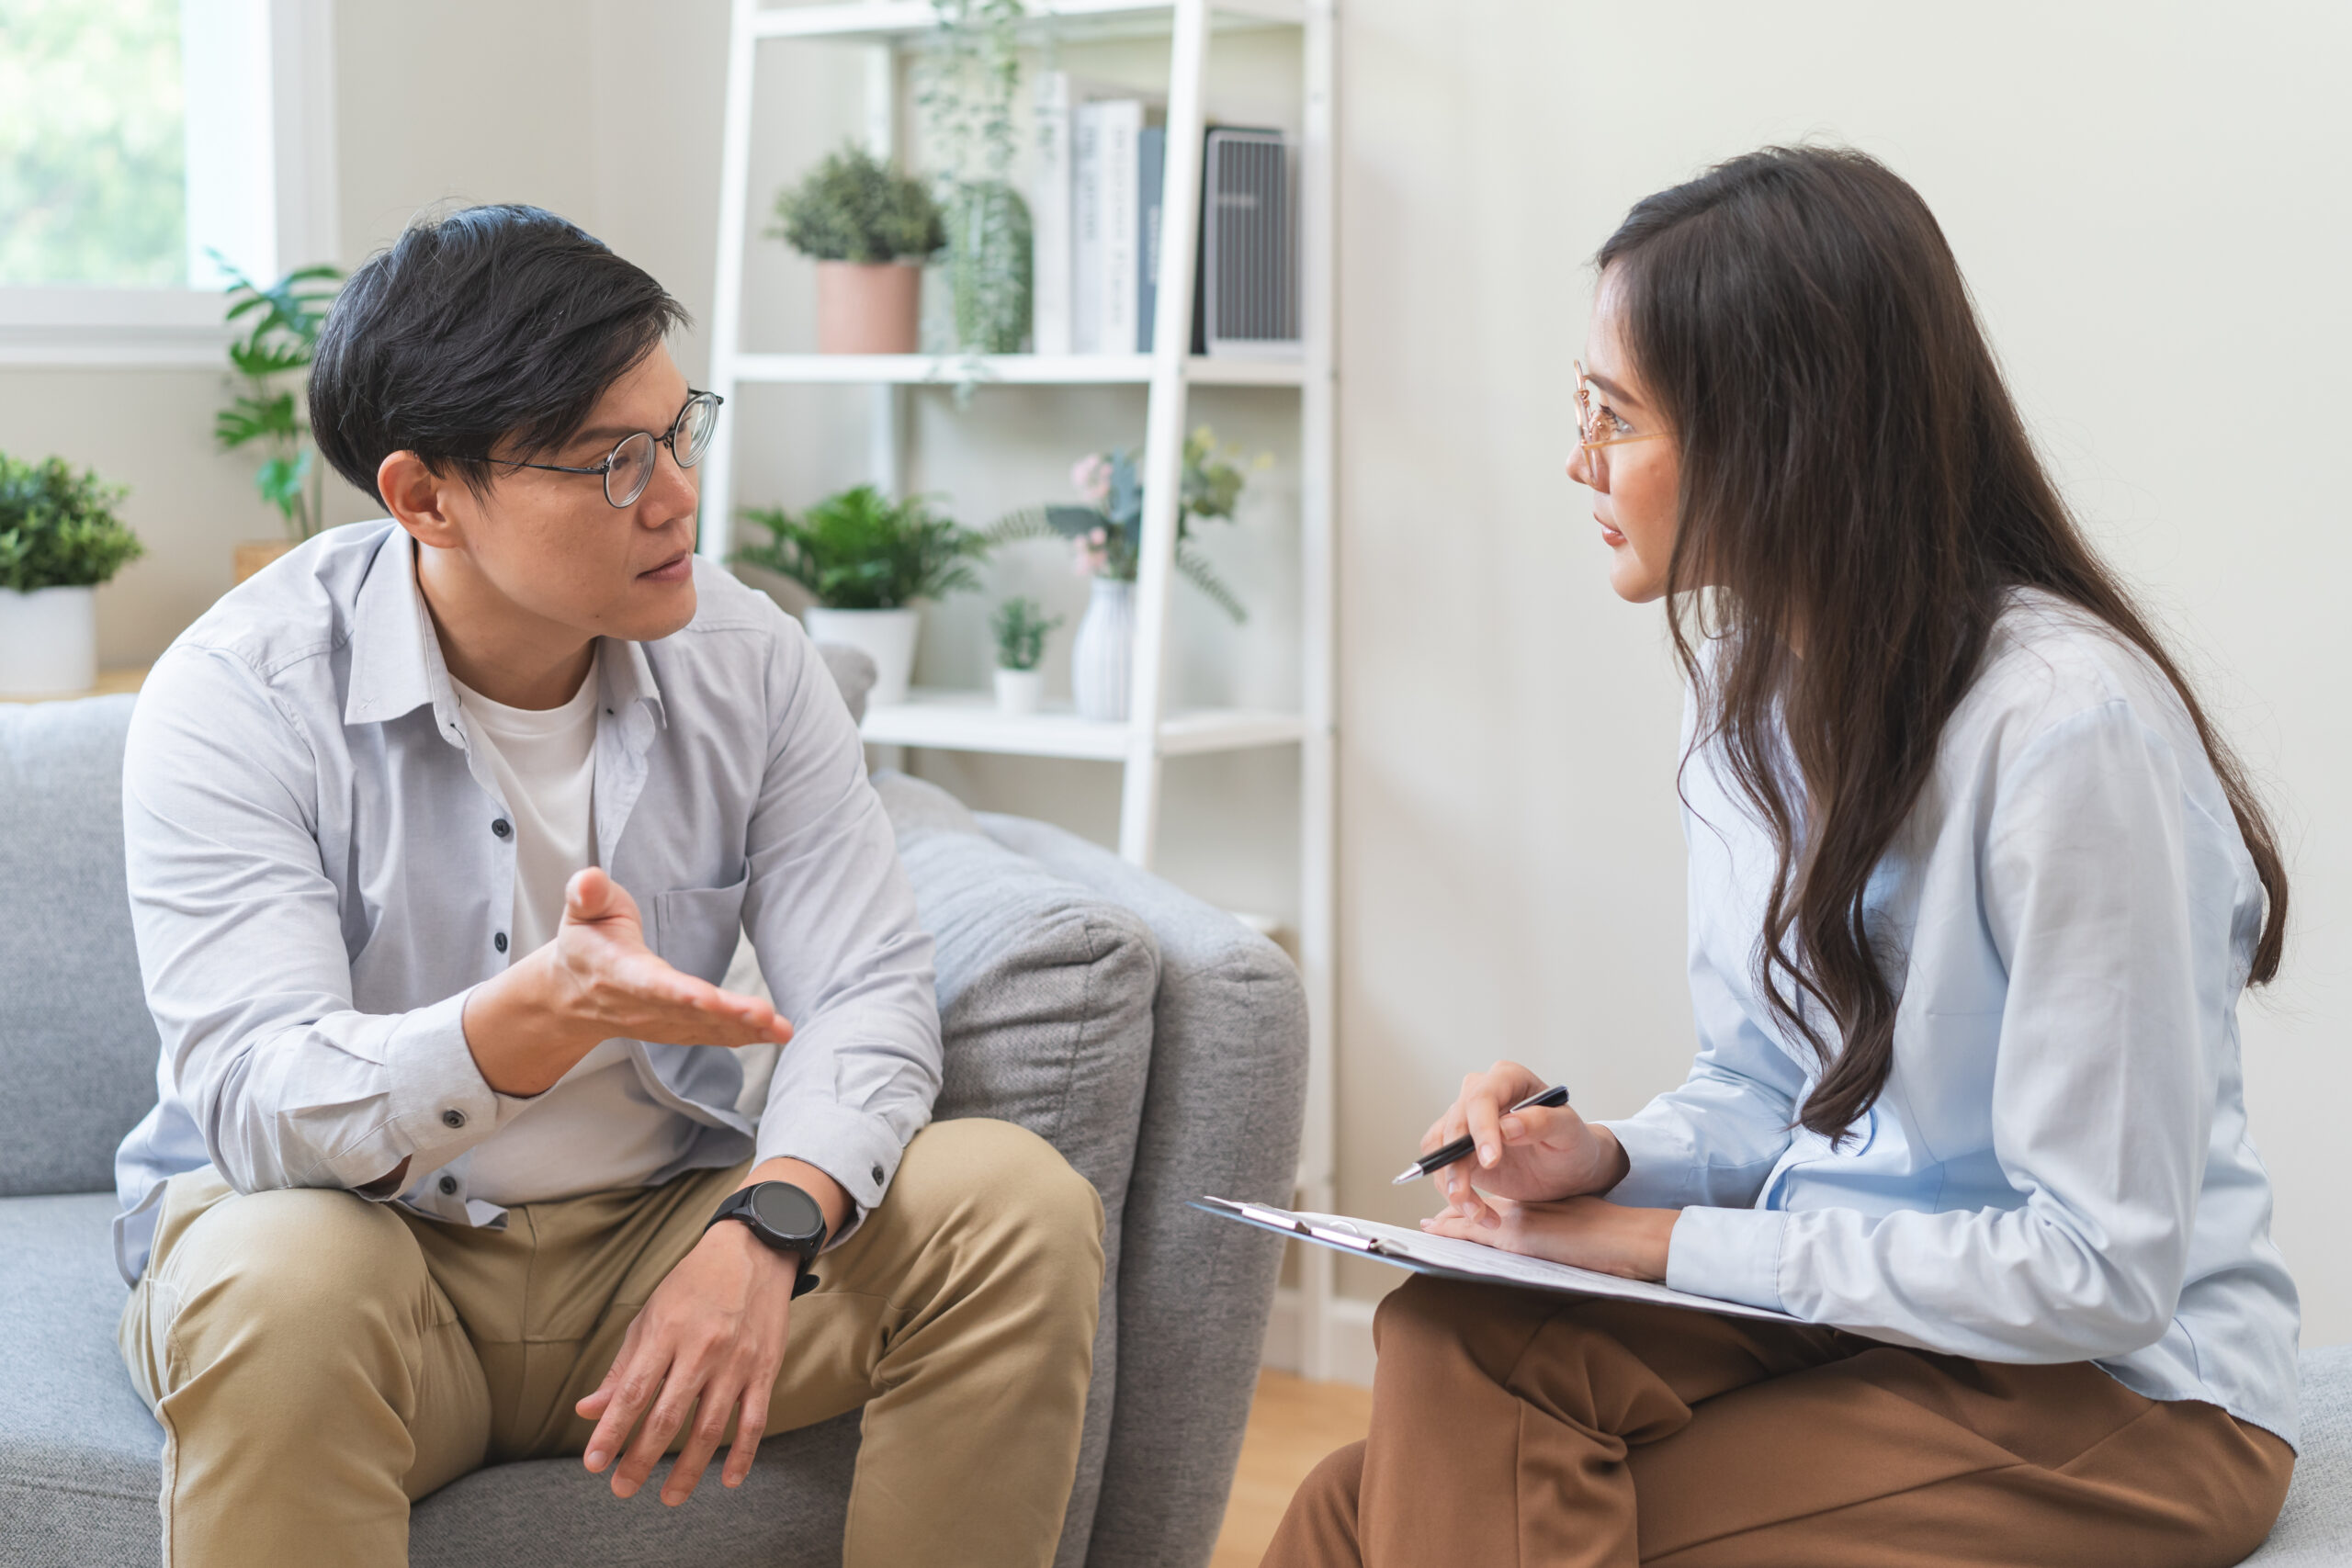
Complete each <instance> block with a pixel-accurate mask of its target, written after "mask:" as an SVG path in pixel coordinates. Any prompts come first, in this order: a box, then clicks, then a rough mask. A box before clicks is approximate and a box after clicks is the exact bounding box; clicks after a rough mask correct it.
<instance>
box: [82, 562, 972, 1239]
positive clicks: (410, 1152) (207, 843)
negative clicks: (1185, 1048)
mask: <svg viewBox="0 0 2352 1568" xmlns="http://www.w3.org/2000/svg"><path fill="white" fill-rule="evenodd" d="M415 550H416V547H415V545H414V544H413V541H412V540H411V539H410V537H409V536H408V535H407V534H406V533H405V532H403V531H402V530H401V529H400V528H399V527H397V526H396V525H392V524H390V523H375V524H354V525H349V526H347V527H343V528H336V529H333V530H331V531H329V532H328V533H325V534H322V535H321V536H318V537H317V538H315V539H313V540H311V542H310V543H308V544H306V545H305V546H303V547H301V548H300V549H299V550H297V551H295V552H294V553H293V554H292V555H290V556H288V557H287V558H285V559H284V560H283V561H281V562H279V563H277V565H276V566H274V567H272V568H271V569H270V570H267V571H266V572H264V573H263V574H261V575H260V576H258V577H255V578H254V580H252V581H250V582H247V583H246V584H244V585H243V586H242V587H240V588H238V589H236V590H234V591H232V592H231V593H230V594H228V595H227V596H226V597H225V598H223V599H222V600H221V601H220V604H217V605H215V606H214V607H213V609H212V610H210V611H209V612H208V613H207V614H206V615H204V617H203V618H202V619H200V620H198V622H197V623H196V625H194V626H191V627H189V628H188V630H187V632H186V633H184V634H182V636H181V637H179V639H178V640H177V641H175V643H174V644H173V645H172V647H171V648H170V649H169V650H167V651H166V652H165V653H164V656H163V658H162V659H161V660H158V661H157V663H156V665H155V668H154V671H153V673H152V674H151V675H150V676H149V678H148V681H147V683H146V686H145V687H144V688H143V690H142V692H141V696H140V700H139V705H138V707H137V709H136V710H135V712H134V714H133V716H132V719H131V725H130V741H129V746H128V750H127V752H126V755H125V757H124V761H123V828H124V839H125V842H126V847H127V853H128V863H129V878H130V904H131V916H132V922H133V925H134V928H135V930H136V932H137V937H138V946H139V963H140V970H141V976H142V977H143V979H144V980H145V983H146V987H147V998H148V1005H149V1007H150V1008H151V1009H152V1010H153V1013H154V1015H155V1023H156V1027H157V1029H158V1030H159V1031H160V1032H161V1034H162V1036H163V1053H162V1058H161V1060H160V1062H159V1064H158V1066H157V1069H156V1086H157V1090H158V1103H157V1105H156V1107H155V1109H154V1110H153V1111H151V1112H150V1113H149V1114H148V1116H147V1118H146V1120H145V1121H143V1122H141V1123H140V1124H139V1125H138V1126H137V1127H136V1128H134V1129H133V1130H132V1131H131V1133H130V1136H129V1137H127V1138H125V1139H124V1140H123V1144H122V1148H121V1150H120V1152H119V1155H118V1156H117V1157H116V1166H115V1171H116V1182H117V1186H118V1190H119V1197H120V1199H121V1202H122V1213H120V1215H119V1217H118V1218H117V1220H116V1223H115V1246H116V1257H117V1261H118V1262H119V1264H120V1266H121V1269H122V1272H123V1276H124V1278H125V1279H128V1280H137V1278H138V1277H139V1275H140V1273H141V1271H142V1270H143V1269H144V1268H145V1267H146V1259H147V1253H148V1249H149V1247H150V1244H151V1241H152V1239H153V1235H154V1225H155V1218H156V1206H157V1204H158V1202H159V1201H160V1199H161V1197H162V1193H163V1189H164V1183H165V1182H166V1181H167V1180H168V1179H169V1178H171V1177H172V1176H173V1175H175V1174H176V1173H177V1172H180V1171H184V1170H190V1169H194V1168H198V1167H200V1166H202V1165H204V1164H206V1163H207V1162H209V1163H210V1164H212V1165H213V1166H215V1167H216V1168H219V1170H220V1174H221V1175H222V1177H223V1178H224V1179H227V1180H228V1181H229V1183H230V1184H231V1185H232V1186H233V1187H234V1188H236V1189H237V1190H239V1191H243V1192H252V1191H257V1190H265V1189H269V1188H279V1187H338V1188H346V1189H356V1188H359V1187H361V1186H364V1185H366V1184H368V1183H371V1182H375V1181H378V1180H380V1179H382V1178H383V1177H385V1176H387V1175H389V1174H390V1172H391V1171H392V1170H393V1169H394V1168H397V1167H398V1166H399V1165H400V1163H401V1161H402V1160H403V1159H405V1160H408V1161H410V1162H411V1163H410V1166H409V1173H408V1185H407V1188H406V1190H404V1191H402V1192H401V1193H400V1194H398V1195H397V1201H400V1202H402V1203H405V1204H408V1205H410V1206H411V1207H413V1208H415V1209H417V1210H419V1211H421V1212H423V1213H428V1214H431V1215H433V1216H435V1218H437V1219H441V1220H443V1221H446V1222H449V1223H453V1224H503V1219H504V1212H503V1210H501V1209H499V1208H498V1207H497V1206H495V1205H493V1204H491V1203H487V1202H482V1201H477V1200H474V1199H471V1198H469V1196H468V1193H467V1190H466V1163H467V1162H466V1156H467V1153H468V1151H469V1150H470V1149H472V1148H474V1147H476V1146H477V1145H480V1144H481V1143H482V1142H484V1141H485V1140H486V1139H488V1138H490V1137H491V1136H492V1134H495V1133H496V1132H497V1130H498V1129H499V1128H500V1127H501V1126H503V1125H505V1124H507V1123H508V1122H511V1121H512V1120H513V1119H514V1118H515V1116H517V1115H519V1114H521V1113H523V1112H524V1111H526V1109H527V1108H528V1107H529V1106H530V1105H531V1104H532V1103H533V1101H532V1100H527V1099H522V1098H517V1097H515V1096H509V1095H502V1094H499V1093H497V1092H495V1091H494V1090H492V1089H491V1087H490V1086H489V1084H488V1083H486V1082H484V1081H483V1079H482V1076H481V1070H480V1069H479V1068H478V1067H477V1066H475V1065H474V1059H473V1055H472V1053H471V1051H470V1050H469V1048H468V1046H467V1043H466V1036H465V1031H464V1029H463V1027H462V1024H461V1022H460V1018H461V1014H462V1011H463V1009H464V1006H465V998H466V995H467V993H468V992H469V990H470V989H471V988H472V987H475V986H476V985H479V984H481V982H482V981H484V980H487V979H490V978H491V977H492V976H495V975H497V974H499V973H500V972H501V971H503V970H504V969H505V967H506V966H507V964H508V963H509V962H510V959H511V957H512V956H513V955H510V954H509V953H507V951H506V946H507V945H508V942H507V932H506V930H505V928H506V926H507V923H508V919H509V914H510V911H511V910H512V909H513V908H514V905H515V840H514V837H513V835H512V833H511V832H508V833H503V834H502V833H500V832H498V831H497V830H496V829H495V828H494V826H493V824H496V823H498V822H500V821H501V820H502V818H503V815H504V813H503V806H502V803H501V801H500V799H499V795H498V789H497V785H496V781H495V779H494V778H493V777H492V773H491V770H490V768H489V766H488V763H487V761H485V760H484V759H482V758H481V756H479V755H478V754H476V753H475V752H473V751H472V750H469V744H468V740H467V736H466V730H465V727H464V725H463V722H462V720H461V718H460V715H459V710H458V699H457V696H456V694H455V692H454V691H453V690H452V688H451V686H450V682H449V676H448V671H447V669H446V668H445V666H444V665H443V662H442V659H441V651H440V645H439V640H438V638H437V637H435V633H434V630H433V626H432V623H431V620H430V618H429V616H428V614H427V612H426V608H425V605H424V598H423V595H422V593H421V592H419V590H418V587H417V583H416V575H415ZM695 592H696V595H697V598H698V607H697V609H696V611H695V618H694V620H693V621H692V623H691V624H689V625H688V626H686V627H685V628H684V630H682V631H679V632H678V633H676V634H675V635H673V636H671V637H665V638H662V640H661V641H659V642H651V643H631V642H621V641H615V640H611V639H607V641H606V644H605V650H604V657H603V658H601V659H600V660H597V666H598V679H599V680H600V681H601V682H602V697H601V701H600V703H599V712H598V714H597V730H596V740H595V747H596V751H595V784H594V807H593V815H594V824H595V838H596V852H597V863H598V864H600V865H602V866H603V867H604V868H605V870H606V871H607V872H609V873H610V874H612V876H613V877H614V879H615V880H616V881H617V882H618V883H619V884H620V885H621V886H623V887H624V888H627V889H628V892H629V893H630V894H631V895H632V896H633V897H635V898H636V900H637V903H638V907H639V910H640V911H641V912H642V913H643V915H644V917H645V934H646V940H647V942H648V943H649V944H650V946H651V947H652V948H653V950H654V951H655V952H656V953H660V954H661V955H662V957H663V958H664V959H666V960H667V961H668V962H669V963H671V964H673V965H675V966H676V967H677V968H679V969H681V970H683V971H684V972H685V973H687V974H691V975H695V976H700V977H702V978H703V979H706V980H709V981H712V982H714V983H716V982H717V981H718V979H719V978H720V977H721V976H723V975H724V974H725V972H726V969H727V965H728V962H729V959H730V958H731V957H732V956H733V955H734V953H735V949H736V945H737V942H738V940H739V937H740V936H741V934H742V933H743V932H745V931H748V932H749V933H750V935H751V938H752V945H753V947H754V948H755V950H756V951H757V953H758V954H759V959H760V968H761V973H762V975H763V977H764V978H765V979H766V981H767V984H768V987H769V990H770V992H771V993H772V994H773V995H774V997H775V1004H776V1010H778V1011H779V1012H781V1013H782V1014H784V1015H785V1016H786V1018H788V1019H789V1020H791V1021H792V1023H793V1026H794V1031H795V1032H794V1037H793V1041H792V1043H791V1044H789V1045H787V1046H786V1047H785V1048H784V1051H783V1052H782V1054H781V1055H780V1056H779V1058H778V1060H777V1063H776V1067H775V1078H774V1080H773V1082H772V1083H771V1085H770V1088H769V1090H768V1095H767V1100H766V1102H765V1109H764V1110H763V1111H762V1112H761V1113H760V1114H759V1115H757V1116H746V1115H743V1114H741V1113H739V1111H738V1110H737V1108H736V1101H737V1099H738V1096H739V1094H740V1093H741V1089H742V1085H743V1073H742V1068H741V1064H740V1063H739V1061H738V1059H737V1056H736V1055H735V1053H734V1052H732V1051H730V1050H726V1049H723V1048H719V1047H716V1046H695V1045H668V1044H658V1043H641V1042H636V1041H631V1042H628V1050H629V1052H630V1055H631V1057H632V1060H633V1061H634V1063H635V1065H636V1067H637V1070H638V1073H639V1078H640V1080H641V1082H642V1083H643V1085H644V1087H645V1089H646V1092H647V1094H648V1095H649V1097H650V1098H651V1099H653V1100H656V1101H657V1102H659V1103H661V1104H663V1105H666V1106H669V1107H670V1108H671V1109H673V1110H674V1111H677V1113H678V1114H679V1115H681V1116H683V1117H684V1118H686V1119H687V1120H688V1121H690V1122H693V1123H695V1126H696V1127H697V1129H698V1131H697V1133H696V1134H695V1137H694V1138H693V1140H692V1141H691V1143H690V1144H689V1145H687V1148H686V1152H685V1153H684V1155H683V1156H681V1157H680V1158H679V1159H678V1161H677V1162H676V1164H675V1166H674V1167H673V1168H671V1169H670V1170H667V1171H663V1172H661V1173H658V1174H657V1175H656V1177H655V1179H656V1180H657V1181H658V1180H662V1179H667V1178H668V1177H669V1176H671V1175H674V1174H676V1172H678V1171H683V1170H690V1169H697V1168H709V1167H723V1166H730V1165H735V1164H737V1163H740V1162H741V1161H742V1160H744V1159H746V1158H751V1157H753V1156H756V1157H758V1158H760V1159H771V1158H775V1157H777V1156H793V1157H796V1158H799V1159H803V1160H806V1161H808V1162H809V1164H811V1165H814V1166H816V1167H817V1168H820V1169H821V1170H823V1171H824V1172H825V1173H826V1174H827V1175H829V1176H831V1177H832V1178H833V1179H834V1180H836V1181H838V1182H840V1183H841V1185H842V1188H843V1189H844V1190H847V1191H848V1193H849V1194H850V1196H851V1198H852V1199H853V1200H854V1201H855V1202H856V1203H857V1205H858V1207H859V1211H860V1213H864V1212H865V1211H866V1210H869V1209H871V1208H873V1207H874V1206H875V1205H876V1204H877V1203H879V1202H880V1201H882V1198H883V1194H884V1193H885V1192H886V1191H887V1190H888V1187H889V1182H890V1179H891V1177H892V1175H893V1174H894V1173H895V1172H896V1171H897V1169H898V1165H899V1156H900V1154H901V1153H902V1151H903V1150H904V1149H905V1147H906V1145H907V1142H908V1140H909V1139H910V1138H912V1137H913V1136H914V1134H915V1133H916V1132H917V1131H918V1130H919V1129H920V1128H921V1127H922V1125H923V1124H924V1122H927V1121H928V1120H929V1119H930V1116H931V1109H932V1105H933V1101H934V1100H936V1098H937V1096H938V1092H939V1082H940V1038H939V1016H938V1010H937V1006H936V1003H935V1001H934V999H933V988H932V943H931V939H930V938H929V937H928V936H927V935H925V934H924V932H923V931H922V929H921V927H920V926H919V925H918V923H917V920H916V916H915V906H914V897H913V893H912V891H911V889H910V886H909V885H908V882H907V879H906V876H905V874H904V872H903V870H902V869H901V868H900V866H899V858H898V852H897V848H896V845H895V843H894V842H893V840H892V836H891V832H890V828H889V824H888V820H887V818H885V817H884V815H883V812H882V807H881V804H880V801H879V800H878V799H877V798H876V795H875V794H874V791H873V789H872V787H871V786H870V785H869V784H867V782H866V777H865V762H864V756H863V752H862V750H861V748H860V745H859V741H858V736H857V728H856V726H855V724H854V722H853V721H852V719H851V717H850V715H849V711H848V709H847V707H846V706H845V705H843V704H842V698H841V694H840V693H839V692H838V691H837V690H836V689H835V688H834V686H833V683H832V680H831V676H830V675H829V674H828V673H827V671H826V670H825V668H824V666H823V663H822V661H821V660H819V659H818V658H817V656H816V653H815V650H814V649H812V648H811V647H810V645H809V639H808V638H807V637H806V636H805V635H803V633H802V632H801V630H800V627H799V625H798V623H797V622H796V621H794V620H793V619H792V618H791V617H790V616H788V615H785V614H784V613H783V612H782V611H781V610H779V609H777V608H776V606H775V604H773V603H772V602H771V601H769V600H768V599H767V598H766V596H764V595H763V594H760V593H757V592H753V591H752V590H750V589H748V588H746V587H744V586H742V585H741V583H738V582H737V581H735V580H734V579H733V578H731V577H729V575H728V574H727V573H726V572H724V571H722V570H718V569H717V568H716V567H713V566H711V565H710V564H709V563H707V562H705V561H701V560H697V561H696V562H695ZM582 1159H583V1161H589V1162H593V1160H594V1150H593V1149H583V1150H582ZM844 1234H846V1233H844Z"/></svg>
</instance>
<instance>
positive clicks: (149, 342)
mask: <svg viewBox="0 0 2352 1568" xmlns="http://www.w3.org/2000/svg"><path fill="white" fill-rule="evenodd" d="M180 41H181V49H182V58H183V60H184V61H185V62H186V70H187V127H188V130H187V141H188V148H187V152H188V156H187V168H188V225H187V229H188V254H189V261H190V265H189V276H190V277H191V278H197V279H206V278H209V277H213V276H217V273H216V272H215V271H214V269H213V268H212V265H211V262H210V259H209V255H208V254H207V247H213V248H217V249H219V250H220V253H221V254H223V255H225V256H227V257H228V258H229V259H230V260H231V261H232V262H233V263H235V264H236V265H238V267H240V268H241V269H242V270H243V271H244V272H245V274H246V275H247V276H251V277H254V278H257V279H263V280H267V279H274V278H276V277H277V276H278V275H279V274H280V273H281V272H283V271H285V270H286V269H287V268H288V267H292V266H299V265H309V264H310V263H312V262H318V261H333V260H334V259H336V253H337V249H338V244H339V242H338V238H337V235H338V231H339V229H340V227H341V225H340V210H339V207H338V203H337V197H336V187H335V136H334V5H333V0H180ZM255 166H259V167H261V168H263V169H265V170H266V171H267V175H268V178H267V181H266V184H264V183H263V182H258V181H255V180H254V179H252V178H250V177H249V176H247V175H244V174H243V173H242V171H247V170H251V169H253V168H254V167H255ZM224 309H225V306H224V304H223V302H222V300H221V297H220V290H219V289H218V288H202V287H196V288H104V287H97V286H39V287H34V286H0V366H21V365H54V366H120V367H172V366H217V365H220V364H222V363H224V361H223V357H222V355H223V353H224V351H225V350H226V348H227V346H228V344H229V340H230V337H231V333H230V331H229V329H228V327H227V326H226V325H225V324H224V323H223V322H222V321H221V319H220V318H221V314H222V311H223V310H224Z"/></svg>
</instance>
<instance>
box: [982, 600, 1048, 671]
mask: <svg viewBox="0 0 2352 1568" xmlns="http://www.w3.org/2000/svg"><path fill="white" fill-rule="evenodd" d="M1061 624H1062V618H1061V617H1060V616H1059V615H1056V616H1054V617H1053V618H1052V619H1051V620H1048V619H1046V611H1045V606H1043V605H1041V604H1038V603H1037V601H1035V599H1007V600H1006V601H1005V602H1004V603H1003V604H999V605H998V606H997V607H996V613H995V614H994V615H990V616H989V631H991V632H993V633H995V634H996V663H997V668H998V669H1000V670H1035V668H1037V666H1038V664H1039V663H1041V662H1042V661H1043V660H1045V657H1046V637H1050V636H1052V635H1053V631H1054V628H1055V627H1057V626H1060V625H1061Z"/></svg>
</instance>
